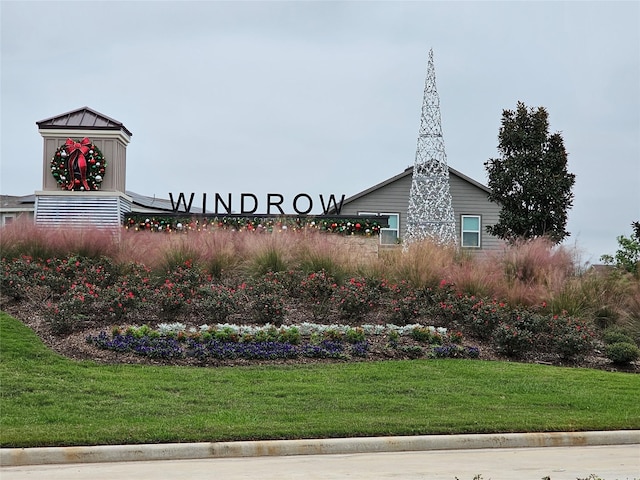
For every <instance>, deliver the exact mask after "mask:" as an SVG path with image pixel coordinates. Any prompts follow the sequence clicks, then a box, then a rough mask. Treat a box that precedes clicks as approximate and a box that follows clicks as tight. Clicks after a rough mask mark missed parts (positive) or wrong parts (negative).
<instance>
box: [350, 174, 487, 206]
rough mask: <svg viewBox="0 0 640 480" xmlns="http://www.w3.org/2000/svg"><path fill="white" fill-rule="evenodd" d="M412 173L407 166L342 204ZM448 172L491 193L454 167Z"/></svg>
mask: <svg viewBox="0 0 640 480" xmlns="http://www.w3.org/2000/svg"><path fill="white" fill-rule="evenodd" d="M412 174H413V167H407V168H406V169H405V171H404V172H402V173H399V174H398V175H396V176H394V177H391V178H388V179H387V180H385V181H384V182H380V183H378V184H377V185H374V186H373V187H370V188H367V189H366V190H363V191H362V192H360V193H356V194H355V195H352V196H351V197H349V198H346V199H345V200H344V202H342V204H343V205H346V204H348V203H350V202H353V201H354V200H357V199H358V198H360V197H364V196H365V195H368V194H370V193H371V192H374V191H376V190H378V189H380V188H382V187H385V186H387V185H389V184H391V183H393V182H396V181H398V180H400V179H401V178H404V177H408V176H410V175H412ZM449 174H450V175H455V176H456V177H458V178H460V179H462V180H464V181H466V182H469V183H470V184H472V185H474V186H476V187H478V188H479V189H481V190H484V191H485V192H487V193H491V189H490V188H489V187H487V186H485V185H483V184H481V183H480V182H477V181H476V180H474V179H473V178H471V177H468V176H466V175H465V174H464V173H462V172H459V171H458V170H456V169H455V168H451V167H449Z"/></svg>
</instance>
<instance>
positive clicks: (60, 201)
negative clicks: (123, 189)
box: [35, 195, 131, 228]
mask: <svg viewBox="0 0 640 480" xmlns="http://www.w3.org/2000/svg"><path fill="white" fill-rule="evenodd" d="M129 212H131V203H130V202H129V201H127V200H126V199H123V198H122V197H118V196H113V197H111V196H93V195H73V196H63V195H38V196H36V205H35V222H36V224H37V225H43V226H52V227H54V226H56V227H57V226H78V227H89V226H91V227H105V228H115V227H118V226H120V225H122V222H123V221H124V216H125V215H126V214H128V213H129Z"/></svg>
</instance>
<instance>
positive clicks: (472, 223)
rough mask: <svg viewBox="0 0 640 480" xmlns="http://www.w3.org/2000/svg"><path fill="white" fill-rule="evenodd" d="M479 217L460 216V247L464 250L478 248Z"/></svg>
mask: <svg viewBox="0 0 640 480" xmlns="http://www.w3.org/2000/svg"><path fill="white" fill-rule="evenodd" d="M480 223H481V222H480V216H479V215H462V217H461V220H460V224H461V227H462V235H460V236H461V238H462V246H463V247H466V248H480Z"/></svg>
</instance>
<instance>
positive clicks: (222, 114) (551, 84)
mask: <svg viewBox="0 0 640 480" xmlns="http://www.w3.org/2000/svg"><path fill="white" fill-rule="evenodd" d="M0 22H1V45H0V53H1V64H0V68H1V76H0V80H1V84H0V89H1V90H0V93H1V95H0V99H1V106H0V133H1V148H0V192H1V193H2V194H5V195H28V194H32V193H33V192H34V191H37V190H40V189H41V188H42V171H43V170H42V168H43V167H42V161H43V159H42V138H41V136H40V134H39V133H38V130H37V126H36V122H37V121H40V120H43V119H46V118H50V117H53V116H56V115H58V114H61V113H65V112H68V111H71V110H75V109H77V108H80V107H83V106H88V107H89V108H92V109H93V110H96V111H98V112H100V113H103V114H105V115H107V116H109V117H111V118H114V119H116V120H118V121H120V122H122V123H123V124H124V125H125V127H126V128H127V129H128V130H130V131H131V132H132V133H133V136H132V139H131V143H130V144H129V146H128V148H127V186H126V188H127V190H131V191H134V192H136V193H139V194H143V195H149V196H156V197H161V198H168V196H169V192H172V193H174V195H177V193H179V192H184V193H187V194H189V193H191V192H194V193H195V194H196V199H200V198H201V196H202V193H207V196H212V195H213V194H215V193H220V194H228V193H231V194H232V195H233V197H234V202H236V200H235V198H238V197H239V196H240V193H253V194H255V195H256V196H257V197H258V199H259V202H260V203H261V204H263V205H266V198H267V194H268V193H279V194H281V195H283V196H284V199H285V201H284V203H283V207H284V208H285V210H288V212H289V213H293V211H292V207H291V206H290V205H291V202H292V201H293V198H294V197H295V195H297V194H298V193H307V194H309V195H311V196H312V198H316V199H317V198H318V196H319V195H320V194H322V195H325V197H326V196H328V195H330V194H335V195H338V196H340V195H342V194H345V195H346V196H347V197H349V196H351V195H354V194H356V193H358V192H361V191H362V190H365V189H367V188H369V187H371V186H373V185H375V184H377V183H379V182H382V181H384V180H386V179H388V178H390V177H392V176H394V175H396V174H398V173H401V172H402V171H403V170H404V169H405V168H406V167H409V166H411V165H413V163H414V160H415V151H416V141H417V132H418V128H419V121H420V110H421V105H422V96H423V90H424V81H425V76H426V67H427V59H428V53H429V50H430V49H433V52H434V64H435V72H436V85H437V89H438V93H439V96H440V108H441V117H442V131H443V136H444V142H445V149H446V154H447V160H448V163H449V165H450V166H451V167H453V168H455V169H456V170H459V171H461V172H462V173H464V174H465V175H467V176H469V177H471V178H473V179H475V180H477V181H479V182H480V183H483V184H485V185H486V184H487V174H486V170H485V166H484V163H485V162H486V161H487V160H489V159H490V158H496V157H498V155H499V154H498V151H497V144H498V132H499V128H500V123H501V117H502V112H503V110H505V109H511V110H513V109H515V108H516V105H517V102H518V101H522V102H524V103H525V104H526V105H527V106H528V107H544V108H546V110H547V112H548V114H549V122H550V133H554V132H560V133H561V134H562V136H563V139H564V143H565V147H566V149H567V152H568V154H569V165H568V169H569V171H570V172H571V173H574V174H575V175H576V183H575V186H574V194H575V198H574V204H573V208H572V209H571V210H570V211H569V220H568V224H567V229H568V231H569V232H570V233H571V236H570V237H569V238H568V239H567V240H566V241H565V244H567V245H568V246H571V247H575V248H576V249H577V251H578V253H579V255H580V259H581V261H583V262H590V263H598V261H599V257H600V255H602V254H605V253H608V254H613V253H615V251H616V249H617V245H618V244H617V241H616V238H617V236H619V235H626V236H629V235H631V232H632V229H631V222H633V221H636V220H640V2H635V1H633V2H632V1H630V2H615V1H609V2H604V1H603V2H579V1H569V2H554V1H540V2H536V1H531V2H519V1H513V2H483V1H474V2H456V1H450V2H430V1H411V2H404V1H389V2H385V1H375V2H374V1H360V2H349V1H317V2H316V1H304V2H303V1H298V2H294V1H288V2H284V1H283V2H275V1H259V2H250V1H229V2H222V1H195V2H189V1H108V2H101V1H91V2H89V1H72V2H59V1H46V2H35V1H28V0H22V1H17V2H16V1H1V2H0ZM198 201H199V200H196V204H197V202H198ZM316 203H318V202H316Z"/></svg>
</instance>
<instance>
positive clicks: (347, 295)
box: [333, 278, 376, 319]
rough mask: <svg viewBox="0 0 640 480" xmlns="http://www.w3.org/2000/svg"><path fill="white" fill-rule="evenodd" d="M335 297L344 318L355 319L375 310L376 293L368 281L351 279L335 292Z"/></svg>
mask: <svg viewBox="0 0 640 480" xmlns="http://www.w3.org/2000/svg"><path fill="white" fill-rule="evenodd" d="M333 297H334V299H333V301H334V303H335V304H336V306H337V307H338V310H339V311H340V315H341V316H342V318H347V319H355V318H358V317H361V316H362V315H364V314H365V313H367V312H369V311H370V310H371V309H373V308H374V299H375V297H376V292H375V291H374V290H373V289H372V288H371V287H370V286H369V285H367V282H366V280H364V279H356V278H351V279H350V280H349V281H348V282H347V283H346V284H344V285H341V286H340V287H339V288H338V289H337V290H336V291H335V292H334V294H333Z"/></svg>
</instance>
